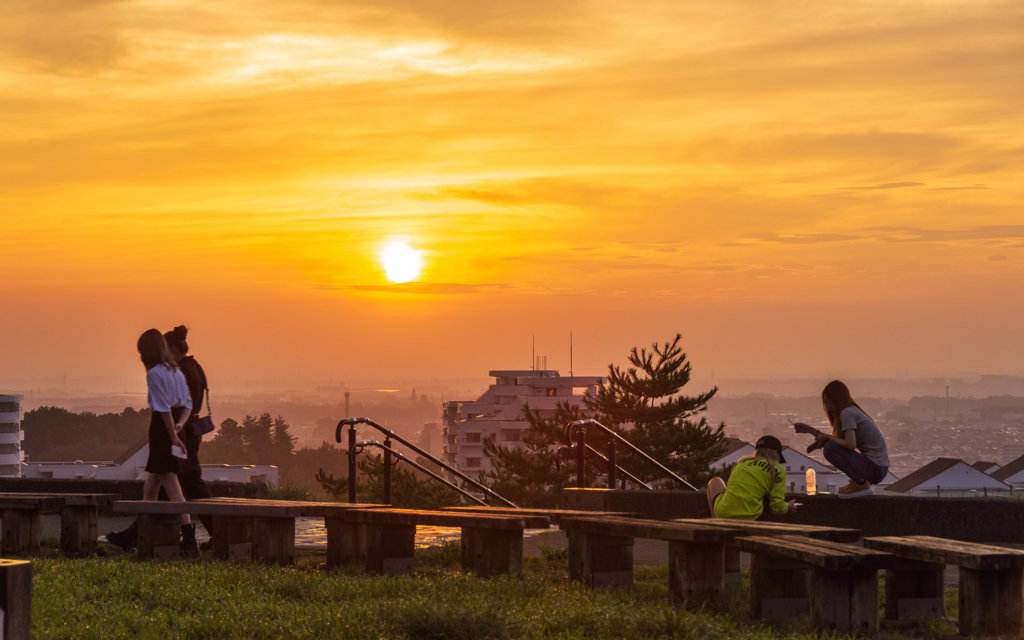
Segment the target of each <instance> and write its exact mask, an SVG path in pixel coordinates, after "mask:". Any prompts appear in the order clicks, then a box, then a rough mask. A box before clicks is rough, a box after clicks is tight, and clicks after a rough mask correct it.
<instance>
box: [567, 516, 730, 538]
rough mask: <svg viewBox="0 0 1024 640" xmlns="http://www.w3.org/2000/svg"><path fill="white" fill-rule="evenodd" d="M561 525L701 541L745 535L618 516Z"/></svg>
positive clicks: (614, 533)
mask: <svg viewBox="0 0 1024 640" xmlns="http://www.w3.org/2000/svg"><path fill="white" fill-rule="evenodd" d="M558 526H559V527H561V528H562V529H564V530H567V531H582V532H584V533H588V534H594V535H606V536H626V537H632V538H646V539H650V540H679V541H683V542H697V543H702V544H715V543H723V542H725V543H728V542H732V541H733V539H735V538H736V536H738V535H742V533H740V532H738V531H736V530H732V529H724V528H721V527H705V526H701V525H694V524H690V523H677V522H665V521H664V520H640V519H637V518H618V517H607V518H593V517H588V518H582V517H580V518H562V519H561V521H560V522H559V524H558Z"/></svg>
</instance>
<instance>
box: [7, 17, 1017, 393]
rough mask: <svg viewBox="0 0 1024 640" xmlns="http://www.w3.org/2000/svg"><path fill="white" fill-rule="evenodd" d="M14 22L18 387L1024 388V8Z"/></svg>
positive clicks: (11, 71)
mask: <svg viewBox="0 0 1024 640" xmlns="http://www.w3.org/2000/svg"><path fill="white" fill-rule="evenodd" d="M4 14H5V17H4V19H3V20H2V21H0V220H2V223H3V224H2V227H0V229H2V231H0V253H2V256H3V261H2V267H0V274H2V276H3V280H2V281H3V291H4V294H3V297H4V302H5V305H4V313H3V314H2V316H0V331H2V335H3V343H4V345H3V349H2V351H3V355H2V356H0V380H11V379H15V378H23V377H28V378H31V377H47V376H59V375H65V374H66V375H69V376H109V377H123V378H130V377H133V376H136V377H138V378H139V381H140V384H141V383H142V382H141V378H142V370H141V365H140V364H139V361H138V356H137V353H136V351H135V341H136V339H137V338H138V336H139V334H140V333H141V332H142V331H144V330H145V329H148V328H150V327H153V326H155V327H158V328H160V329H161V330H168V329H170V328H171V327H173V326H174V325H177V324H182V323H184V324H186V325H188V326H189V327H190V329H191V331H192V333H191V335H190V338H191V339H190V343H191V344H192V347H193V351H194V352H195V353H196V355H197V357H199V358H200V359H201V361H202V362H203V363H204V365H205V366H206V367H207V368H208V369H209V370H211V371H212V372H213V373H214V374H215V375H219V376H221V377H235V378H247V377H254V378H258V377H269V378H273V379H281V380H291V379H295V380H314V379H324V380H326V379H329V378H331V377H333V379H334V380H335V381H339V380H346V379H400V378H402V379H412V378H429V377H432V376H439V377H455V376H466V377H483V376H485V375H486V372H487V370H489V369H497V368H528V367H529V366H530V349H531V337H532V336H534V335H536V341H537V353H538V354H546V355H547V356H548V365H549V367H551V368H558V369H561V370H563V372H565V371H567V370H568V368H569V362H568V336H569V332H570V330H571V331H572V332H573V336H574V353H575V362H574V369H575V372H576V373H577V374H596V375H599V374H601V373H603V371H604V369H605V367H606V365H607V364H608V363H609V362H613V361H614V362H618V363H624V360H625V355H626V353H627V352H628V349H629V348H630V347H632V346H633V345H644V344H649V343H651V342H652V341H655V340H659V341H663V340H666V339H671V337H672V336H673V335H674V334H675V333H677V332H679V333H682V334H683V336H684V343H685V348H686V350H687V352H688V353H689V354H690V357H691V360H692V361H693V365H694V368H695V370H696V371H698V372H699V373H701V374H702V375H703V374H707V373H708V372H709V371H710V370H714V371H715V372H716V375H717V376H723V377H724V376H768V375H776V376H804V375H824V374H825V372H826V371H827V372H829V374H830V375H832V376H851V377H852V376H866V375H895V373H896V371H897V370H899V371H900V372H901V373H902V374H906V375H958V374H965V373H999V372H1003V373H1009V374H1014V375H1024V329H1022V325H1024V322H1022V318H1024V293H1022V292H1024V181H1022V176H1024V3H1021V2H1019V1H1018V0H1009V1H1006V2H988V1H985V0H965V1H960V0H914V1H903V0H885V1H882V0H878V1H870V2H868V1H860V0H851V1H847V2H806V1H796V2H777V1H765V0H756V1H753V0H752V1H749V2H748V1H737V0H727V1H724V2H723V1H721V0H714V1H712V0H694V1H687V2H679V1H678V0H630V1H628V2H626V1H621V0H605V1H587V0H520V1H519V2H514V3H509V2H500V3H499V2H479V1H469V0H452V1H444V0H377V1H374V2H347V1H344V0H342V1H334V0H331V1H328V0H290V1H289V2H271V1H269V0H225V1H220V2H184V1H177V0H123V1H116V0H8V2H6V3H5V9H4ZM392 242H404V243H405V244H407V245H408V246H409V247H411V248H413V249H415V250H418V251H421V252H422V254H421V255H422V258H423V268H422V270H421V272H420V275H419V277H418V278H417V279H416V280H414V281H412V282H409V283H406V284H400V285H399V284H394V283H392V282H391V281H390V280H389V279H388V278H387V277H386V276H385V273H384V269H383V265H382V262H381V254H382V252H383V249H384V247H385V246H386V245H388V244H389V243H392ZM11 390H12V391H18V390H17V389H11Z"/></svg>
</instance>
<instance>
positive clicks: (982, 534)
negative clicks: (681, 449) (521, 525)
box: [562, 489, 1024, 544]
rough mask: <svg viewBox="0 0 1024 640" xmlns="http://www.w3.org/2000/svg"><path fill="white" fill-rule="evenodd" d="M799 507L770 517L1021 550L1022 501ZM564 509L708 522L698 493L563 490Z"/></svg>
mask: <svg viewBox="0 0 1024 640" xmlns="http://www.w3.org/2000/svg"><path fill="white" fill-rule="evenodd" d="M789 499H795V500H796V501H797V502H801V503H803V504H804V507H803V508H802V509H801V510H800V511H799V512H798V513H796V514H794V515H784V516H775V515H772V516H770V517H769V519H770V520H774V521H778V522H791V523H796V524H808V525H818V526H827V527H844V528H849V529H860V530H862V531H863V532H864V535H865V536H868V537H870V536H936V537H940V538H949V539H952V540H964V541H968V542H999V543H1011V544H1024V499H1013V498H926V497H918V496H880V495H875V496H869V497H865V498H854V499H852V500H840V499H839V498H838V497H836V496H834V495H816V496H807V495H803V494H794V495H790V496H787V500H789ZM562 508H563V509H581V510H585V511H625V512H634V513H639V514H640V516H641V517H643V518H650V519H654V520H671V519H674V518H709V517H710V516H711V513H710V511H709V509H708V502H707V497H706V494H705V493H704V492H703V491H620V490H615V491H610V490H608V489H563V490H562Z"/></svg>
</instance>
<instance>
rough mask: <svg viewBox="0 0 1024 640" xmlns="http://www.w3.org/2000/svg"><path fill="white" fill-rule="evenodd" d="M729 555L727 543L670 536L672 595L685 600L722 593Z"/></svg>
mask: <svg viewBox="0 0 1024 640" xmlns="http://www.w3.org/2000/svg"><path fill="white" fill-rule="evenodd" d="M737 553H738V552H737ZM725 555H726V554H725V545H724V544H714V543H712V544H699V543H696V542H683V541H679V540H669V543H668V587H669V590H670V591H671V592H672V595H673V596H674V597H676V598H679V599H682V600H693V599H698V600H699V599H704V598H715V597H718V596H719V595H720V594H721V592H722V589H723V588H724V587H725ZM741 575H742V574H741Z"/></svg>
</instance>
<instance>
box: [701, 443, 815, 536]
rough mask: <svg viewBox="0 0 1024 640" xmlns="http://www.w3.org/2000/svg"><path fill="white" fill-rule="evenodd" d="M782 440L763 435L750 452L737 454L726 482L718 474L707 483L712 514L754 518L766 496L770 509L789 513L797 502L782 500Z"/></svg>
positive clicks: (758, 515) (759, 512) (783, 491)
mask: <svg viewBox="0 0 1024 640" xmlns="http://www.w3.org/2000/svg"><path fill="white" fill-rule="evenodd" d="M780 462H781V463H785V462H786V459H785V458H784V457H783V456H782V443H781V442H779V439H778V438H775V437H773V436H764V437H762V438H761V439H760V440H758V441H757V443H756V444H755V445H754V455H752V456H746V457H744V458H740V459H739V461H738V462H737V463H736V466H735V467H733V470H732V473H731V474H729V484H728V486H727V485H726V484H725V482H723V481H722V479H721V478H712V479H711V482H709V483H708V506H710V507H711V513H712V515H714V517H716V518H733V519H735V520H757V519H759V518H760V517H761V516H762V514H763V513H764V504H765V502H766V500H765V498H767V502H768V507H769V508H770V509H771V511H772V513H789V512H792V511H796V510H797V508H798V507H799V506H800V503H798V502H797V501H796V500H791V501H789V502H786V470H785V469H784V468H783V467H782V465H781V464H779V463H780Z"/></svg>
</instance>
